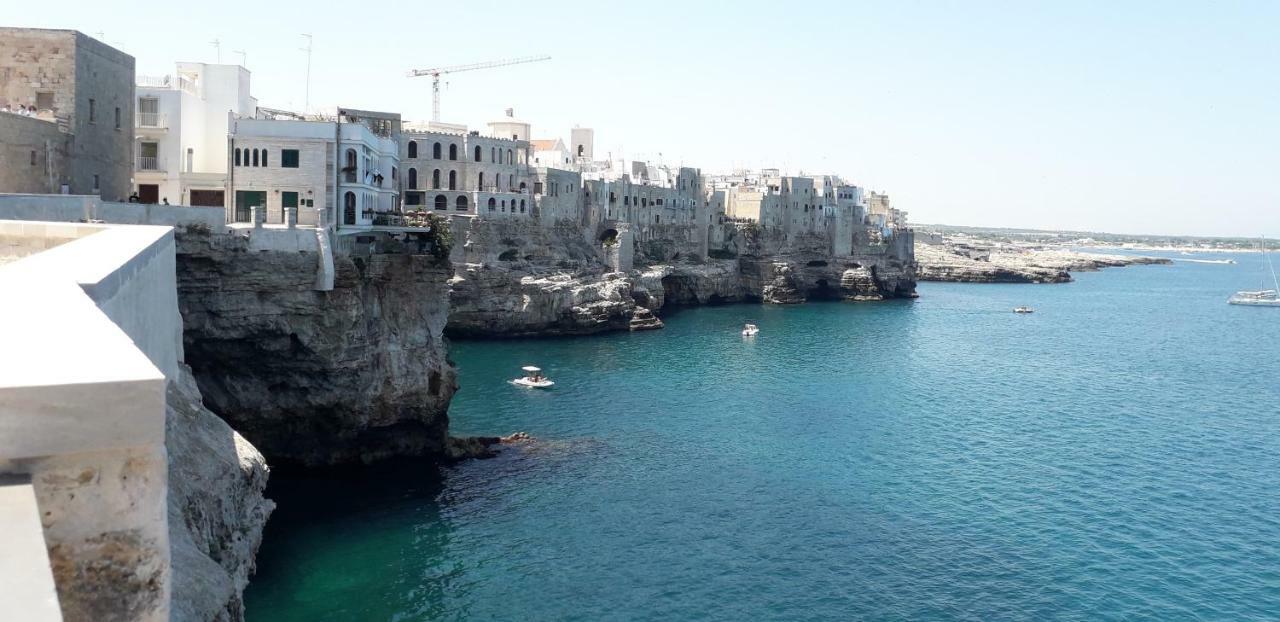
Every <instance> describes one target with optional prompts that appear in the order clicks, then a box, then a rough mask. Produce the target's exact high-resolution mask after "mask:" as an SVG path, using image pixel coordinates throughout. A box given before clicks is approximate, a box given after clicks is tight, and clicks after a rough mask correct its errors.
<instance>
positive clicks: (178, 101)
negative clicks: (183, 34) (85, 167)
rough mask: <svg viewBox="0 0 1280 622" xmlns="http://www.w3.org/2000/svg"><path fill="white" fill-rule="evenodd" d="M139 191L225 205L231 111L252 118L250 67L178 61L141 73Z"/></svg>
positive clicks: (144, 197) (150, 196)
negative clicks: (160, 71) (164, 70)
mask: <svg viewBox="0 0 1280 622" xmlns="http://www.w3.org/2000/svg"><path fill="white" fill-rule="evenodd" d="M136 93H137V106H136V110H137V112H136V119H135V136H136V141H137V148H136V149H134V153H135V154H137V155H136V156H135V161H134V175H133V177H134V191H135V192H137V193H138V196H139V198H140V199H141V201H142V202H143V203H160V202H162V201H165V200H167V201H168V202H169V203H171V204H174V205H204V206H221V205H224V203H225V199H224V193H225V189H226V181H227V129H228V128H227V122H228V121H227V119H228V115H227V113H228V112H230V113H231V114H235V115H243V116H248V117H252V116H253V115H254V114H255V113H256V111H257V108H258V101H257V100H256V99H254V98H253V97H252V96H251V95H250V94H249V70H247V69H245V68H244V67H241V66H239V65H214V64H206V63H178V64H177V68H176V70H175V71H174V73H173V74H172V75H167V76H159V77H146V76H139V77H138V79H137V89H136Z"/></svg>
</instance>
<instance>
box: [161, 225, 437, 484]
mask: <svg viewBox="0 0 1280 622" xmlns="http://www.w3.org/2000/svg"><path fill="white" fill-rule="evenodd" d="M316 264H317V260H316V255H315V253H306V252H285V251H253V252H251V251H250V250H249V247H248V242H247V241H246V238H244V237H240V236H235V235H220V234H204V235H199V234H192V233H187V234H184V235H182V236H179V239H178V299H179V306H180V310H181V312H182V317H183V326H184V347H185V349H186V358H187V361H188V363H189V364H190V365H191V368H192V371H193V373H194V375H195V378H196V380H197V382H198V383H199V386H200V391H201V392H202V393H203V395H204V400H205V403H206V404H207V405H208V407H209V409H210V410H212V411H213V412H215V413H217V414H218V415H219V416H221V417H222V418H223V419H225V420H226V421H227V422H228V423H230V424H231V425H232V426H233V427H234V428H235V429H236V430H238V431H240V432H241V433H243V434H244V435H245V436H246V437H247V438H248V439H249V440H250V441H252V442H253V444H254V445H255V446H256V447H258V448H259V449H260V450H262V452H263V453H264V454H266V455H267V457H268V458H269V459H270V460H271V461H272V463H273V464H275V463H277V462H287V463H297V464H303V465H321V464H342V463H354V462H369V461H373V460H378V459H382V458H389V457H393V456H434V457H443V456H444V455H445V453H446V439H447V427H448V417H447V415H446V411H447V409H448V406H449V400H450V398H451V397H452V395H453V392H454V390H455V388H456V384H457V383H456V374H455V371H454V368H453V365H452V364H451V363H450V362H449V360H448V358H447V354H446V349H445V344H444V341H443V339H442V337H441V331H442V330H443V328H444V325H445V322H446V319H447V315H448V309H449V285H448V281H449V278H450V276H451V275H450V272H451V269H450V265H449V263H448V261H444V260H437V259H436V258H435V257H433V256H431V255H429V254H425V255H424V254H414V251H413V249H410V248H407V247H396V246H395V245H383V246H379V247H378V248H375V249H372V250H368V249H365V250H364V251H363V252H350V253H348V252H344V253H339V254H338V255H337V257H336V259H335V266H334V267H335V274H336V276H335V280H334V288H333V290H332V291H316V290H315V289H313V286H314V283H315V274H316Z"/></svg>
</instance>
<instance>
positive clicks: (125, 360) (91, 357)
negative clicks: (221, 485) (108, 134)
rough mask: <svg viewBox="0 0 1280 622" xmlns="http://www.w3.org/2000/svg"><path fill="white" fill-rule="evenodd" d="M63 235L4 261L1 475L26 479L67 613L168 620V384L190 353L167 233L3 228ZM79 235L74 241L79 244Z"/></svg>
mask: <svg viewBox="0 0 1280 622" xmlns="http://www.w3.org/2000/svg"><path fill="white" fill-rule="evenodd" d="M0 230H3V231H8V232H12V231H14V230H18V231H21V232H22V235H25V236H28V237H31V238H55V239H58V240H65V239H67V238H71V237H74V238H75V239H72V240H71V241H67V242H64V243H62V244H60V245H58V246H55V247H54V248H51V249H49V250H46V251H44V252H41V253H37V254H34V255H30V256H28V257H26V258H24V259H21V260H19V261H16V262H13V263H10V264H7V265H5V266H3V267H0V292H4V294H5V296H6V298H8V297H13V298H12V299H14V300H21V301H22V304H11V305H0V325H3V326H8V327H21V330H12V331H7V332H6V338H5V350H4V352H3V356H0V474H19V475H25V476H29V477H30V478H31V481H32V486H33V490H34V491H35V493H36V497H37V500H38V503H39V507H40V509H41V516H40V520H41V525H42V528H43V532H44V537H45V541H46V545H47V548H48V552H49V558H50V561H51V564H52V569H53V576H54V579H55V582H56V584H57V588H58V594H59V600H60V603H61V608H62V612H63V615H64V617H66V618H69V619H141V620H166V619H167V618H168V610H169V577H170V568H169V546H168V524H167V520H168V519H167V512H166V504H165V499H166V495H167V464H166V462H167V459H166V456H165V449H164V420H165V378H166V374H167V375H169V377H173V376H175V375H176V373H177V369H178V364H179V362H180V361H181V359H182V341H181V335H182V333H181V318H180V317H179V315H178V307H177V287H176V276H175V273H174V241H173V230H172V229H171V228H169V227H148V226H105V225H87V224H74V223H55V222H46V223H40V222H16V223H15V222H12V221H4V222H0ZM76 236H78V237H76Z"/></svg>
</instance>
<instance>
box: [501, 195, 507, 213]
mask: <svg viewBox="0 0 1280 622" xmlns="http://www.w3.org/2000/svg"><path fill="white" fill-rule="evenodd" d="M502 212H503V213H504V214H505V213H506V212H507V201H506V200H505V199H504V200H503V201H502Z"/></svg>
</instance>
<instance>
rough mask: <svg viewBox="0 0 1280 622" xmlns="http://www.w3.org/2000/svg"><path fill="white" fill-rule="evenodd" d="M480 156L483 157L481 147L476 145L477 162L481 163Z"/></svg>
mask: <svg viewBox="0 0 1280 622" xmlns="http://www.w3.org/2000/svg"><path fill="white" fill-rule="evenodd" d="M480 155H481V151H480V145H476V162H479V161H480Z"/></svg>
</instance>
